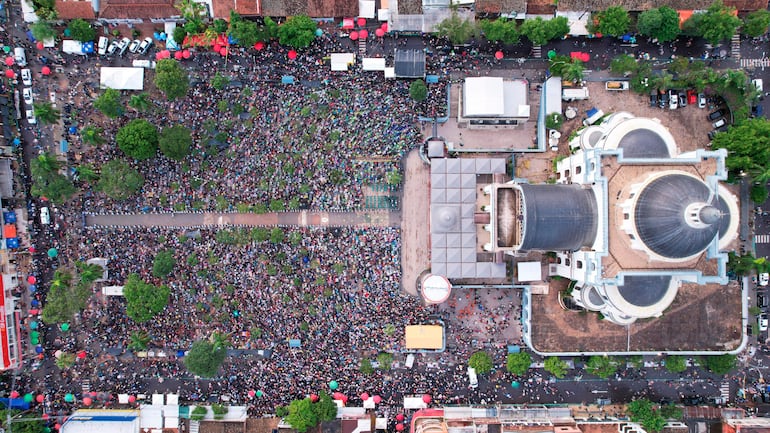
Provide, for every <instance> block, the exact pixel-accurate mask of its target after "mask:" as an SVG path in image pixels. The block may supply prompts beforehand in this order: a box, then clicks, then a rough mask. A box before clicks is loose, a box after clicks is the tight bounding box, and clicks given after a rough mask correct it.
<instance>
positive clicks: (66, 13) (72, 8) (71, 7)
mask: <svg viewBox="0 0 770 433" xmlns="http://www.w3.org/2000/svg"><path fill="white" fill-rule="evenodd" d="M56 11H57V12H58V13H59V19H62V20H72V19H75V18H83V19H86V20H92V19H94V17H95V16H96V15H94V8H93V6H92V5H91V2H90V1H78V0H74V1H73V0H69V1H62V0H57V1H56Z"/></svg>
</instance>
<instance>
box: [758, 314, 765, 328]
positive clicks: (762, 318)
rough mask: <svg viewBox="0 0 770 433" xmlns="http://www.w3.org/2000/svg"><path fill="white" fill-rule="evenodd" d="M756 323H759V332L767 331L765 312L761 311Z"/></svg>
mask: <svg viewBox="0 0 770 433" xmlns="http://www.w3.org/2000/svg"><path fill="white" fill-rule="evenodd" d="M757 324H758V325H759V332H764V331H767V313H762V314H760V315H759V317H758V318H757Z"/></svg>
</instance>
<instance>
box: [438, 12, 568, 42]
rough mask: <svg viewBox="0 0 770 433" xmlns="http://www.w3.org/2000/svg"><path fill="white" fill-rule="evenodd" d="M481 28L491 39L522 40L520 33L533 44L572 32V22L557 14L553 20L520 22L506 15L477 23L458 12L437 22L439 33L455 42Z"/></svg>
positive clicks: (488, 38)
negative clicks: (506, 17) (509, 18)
mask: <svg viewBox="0 0 770 433" xmlns="http://www.w3.org/2000/svg"><path fill="white" fill-rule="evenodd" d="M482 32H483V34H484V37H486V38H487V40H489V41H491V42H502V43H504V44H515V43H518V42H519V39H520V38H521V36H524V37H525V38H527V39H529V40H530V41H531V42H532V44H533V45H545V44H546V43H547V42H548V41H550V40H553V39H558V38H561V37H563V36H564V35H566V34H567V33H569V24H568V21H567V18H566V17H556V18H554V19H551V20H544V19H542V18H540V17H537V18H534V19H528V20H524V22H523V23H522V24H521V25H520V26H519V25H518V24H517V23H516V21H515V20H507V19H505V18H500V19H497V20H481V21H480V22H479V23H478V24H477V23H476V22H475V21H473V20H472V19H463V18H462V17H460V16H459V15H458V14H457V13H453V14H452V16H450V17H449V18H447V19H445V20H444V21H442V22H440V23H439V24H438V25H437V26H436V33H437V34H438V35H439V36H442V37H445V38H447V39H449V41H450V42H451V43H452V44H454V45H462V44H465V43H467V42H469V41H470V40H471V39H473V38H477V37H479V36H480V35H481V33H482Z"/></svg>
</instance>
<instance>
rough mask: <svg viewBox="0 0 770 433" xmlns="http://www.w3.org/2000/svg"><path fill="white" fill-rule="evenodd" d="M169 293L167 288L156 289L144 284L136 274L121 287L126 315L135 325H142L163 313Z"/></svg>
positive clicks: (131, 275)
mask: <svg viewBox="0 0 770 433" xmlns="http://www.w3.org/2000/svg"><path fill="white" fill-rule="evenodd" d="M170 293H171V291H170V290H169V288H168V287H167V286H160V287H156V286H154V285H152V284H148V283H145V282H144V281H142V279H141V278H139V275H137V274H130V275H129V276H128V279H127V280H126V283H125V285H124V286H123V296H125V298H126V315H127V316H128V317H130V318H131V319H132V320H133V321H135V322H137V323H144V322H146V321H148V320H150V319H152V318H153V317H154V316H155V315H156V314H158V313H160V312H161V311H163V309H164V308H166V305H168V297H169V294H170Z"/></svg>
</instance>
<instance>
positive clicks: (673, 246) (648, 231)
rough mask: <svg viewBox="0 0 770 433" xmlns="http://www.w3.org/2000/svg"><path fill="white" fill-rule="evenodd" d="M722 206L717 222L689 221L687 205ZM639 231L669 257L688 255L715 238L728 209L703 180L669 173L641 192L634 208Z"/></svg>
mask: <svg viewBox="0 0 770 433" xmlns="http://www.w3.org/2000/svg"><path fill="white" fill-rule="evenodd" d="M709 201H710V202H711V203H713V204H715V205H716V206H717V207H719V210H720V211H721V212H722V214H723V215H722V217H721V218H720V219H719V221H717V222H716V223H711V224H708V223H706V222H705V221H703V224H700V225H699V226H693V225H691V224H688V222H687V220H686V219H685V211H686V210H687V207H688V206H689V205H691V204H695V203H709ZM634 216H635V223H636V230H637V233H638V234H639V237H640V238H641V240H642V242H644V244H645V245H646V246H647V247H648V248H649V249H650V250H652V251H653V252H655V253H656V254H659V255H661V256H664V257H669V258H685V257H690V256H692V255H694V254H698V253H700V252H701V251H703V250H704V249H705V248H706V247H707V246H708V244H709V243H710V242H711V241H713V240H714V237H715V236H716V235H717V233H718V232H719V229H720V226H722V225H723V220H724V219H728V221H729V210H728V209H727V206H726V205H725V204H724V202H723V201H721V200H718V199H716V198H715V197H712V196H711V191H710V190H709V188H708V186H706V184H704V183H703V182H702V181H701V180H700V179H696V178H694V177H691V176H687V175H683V174H669V175H665V176H662V177H660V178H657V179H655V180H653V181H652V182H650V183H649V184H648V185H647V186H645V187H644V189H643V190H642V191H641V192H640V193H639V197H638V199H637V201H636V208H635V209H634Z"/></svg>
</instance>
